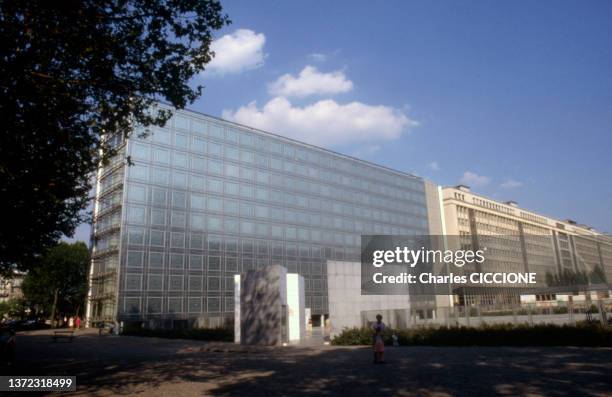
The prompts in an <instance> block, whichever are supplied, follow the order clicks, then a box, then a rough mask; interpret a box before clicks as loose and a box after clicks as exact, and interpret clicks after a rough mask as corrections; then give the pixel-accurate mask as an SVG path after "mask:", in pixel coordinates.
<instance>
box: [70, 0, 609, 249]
mask: <svg viewBox="0 0 612 397" xmlns="http://www.w3.org/2000/svg"><path fill="white" fill-rule="evenodd" d="M222 3H223V6H224V9H225V11H226V12H227V13H228V14H229V16H230V18H231V19H232V21H233V23H232V24H231V25H230V26H228V27H227V28H225V29H223V30H222V31H219V32H218V33H217V35H216V38H215V41H214V42H213V46H212V47H213V50H214V51H215V53H216V56H215V58H214V59H213V61H212V62H211V63H210V64H209V65H208V67H207V70H206V71H204V72H203V73H201V74H200V75H199V76H198V77H197V78H196V79H194V81H193V84H203V85H204V86H205V89H204V93H203V96H202V97H201V98H200V99H198V100H197V101H196V102H195V103H194V104H192V105H190V106H189V109H192V110H196V111H200V112H203V113H206V114H210V115H213V116H218V117H223V118H225V119H228V120H232V121H236V122H239V123H241V124H245V125H249V126H252V127H257V128H261V129H264V130H266V131H270V132H274V133H277V134H280V135H286V136H289V137H291V138H295V139H298V140H302V141H305V142H308V143H312V144H316V145H318V146H322V147H326V148H329V149H333V150H335V151H338V152H341V153H345V154H349V155H353V156H356V157H359V158H362V159H365V160H368V161H371V162H374V163H378V164H382V165H385V166H388V167H391V168H394V169H397V170H401V171H408V172H412V173H415V174H417V175H419V176H422V177H424V178H426V179H429V180H431V181H433V182H435V183H437V184H440V185H456V184H459V183H463V184H466V185H469V186H470V187H471V188H472V191H473V192H476V193H479V194H482V195H484V196H487V197H491V198H493V199H496V200H502V201H506V200H514V201H517V202H518V203H519V206H520V207H522V208H526V209H529V210H532V211H536V212H538V213H541V214H544V215H548V216H552V217H554V218H558V219H567V218H570V219H573V220H575V221H577V222H578V223H584V224H587V225H590V226H592V227H594V228H595V229H597V230H599V231H604V232H612V176H611V175H610V174H611V171H612V156H611V153H612V72H611V71H612V2H609V1H589V2H579V1H554V2H553V1H538V2H528V1H514V2H491V1H436V2H429V1H419V2H415V1H346V2H343V1H333V2H322V1H317V2H301V3H298V2H281V1H257V2H251V1H223V2H222ZM88 234H89V232H88V229H87V228H86V227H81V228H79V230H78V232H77V235H76V236H75V237H76V238H77V239H84V240H87V239H88Z"/></svg>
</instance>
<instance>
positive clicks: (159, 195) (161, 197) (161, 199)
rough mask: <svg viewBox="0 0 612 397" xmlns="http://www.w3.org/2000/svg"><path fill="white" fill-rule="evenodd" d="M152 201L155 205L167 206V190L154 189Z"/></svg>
mask: <svg viewBox="0 0 612 397" xmlns="http://www.w3.org/2000/svg"><path fill="white" fill-rule="evenodd" d="M152 195H153V197H152V201H153V204H154V205H157V206H165V205H166V189H160V188H153V194H152Z"/></svg>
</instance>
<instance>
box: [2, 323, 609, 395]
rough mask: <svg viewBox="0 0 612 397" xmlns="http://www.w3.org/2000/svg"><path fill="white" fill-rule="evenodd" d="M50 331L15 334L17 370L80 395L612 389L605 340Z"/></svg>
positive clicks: (576, 392) (598, 392) (591, 391)
mask: <svg viewBox="0 0 612 397" xmlns="http://www.w3.org/2000/svg"><path fill="white" fill-rule="evenodd" d="M77 334H78V336H77V337H76V338H75V340H74V342H72V343H69V342H57V343H54V342H53V341H52V338H51V335H52V331H31V332H24V333H19V335H18V341H17V343H18V346H17V348H18V362H17V363H16V365H15V367H14V368H13V369H12V370H11V372H12V373H13V374H15V375H42V374H44V375H76V376H77V384H78V390H77V394H76V395H99V396H107V395H131V394H136V395H138V394H142V395H147V396H176V397H178V396H191V395H197V396H201V395H236V396H250V395H265V396H276V395H287V396H295V395H320V394H322V395H329V396H333V395H352V396H354V395H370V396H372V395H401V396H478V395H508V396H510V395H533V396H537V395H546V396H575V395H586V396H604V395H612V376H611V374H612V349H610V348H599V349H598V348H571V347H568V348H540V347H533V348H504V347H493V348H491V347H399V348H388V349H387V353H386V354H387V357H386V359H387V364H385V365H373V364H372V356H371V351H370V349H369V348H367V347H333V346H304V347H299V346H289V347H277V348H262V347H244V346H237V345H234V344H231V343H206V342H200V341H188V340H166V339H158V338H140V337H117V336H102V337H100V336H98V335H97V331H94V330H85V331H79V332H78V333H77Z"/></svg>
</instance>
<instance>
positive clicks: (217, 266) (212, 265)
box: [208, 256, 221, 272]
mask: <svg viewBox="0 0 612 397" xmlns="http://www.w3.org/2000/svg"><path fill="white" fill-rule="evenodd" d="M220 270H221V258H220V257H218V256H209V257H208V271H213V272H218V271H220Z"/></svg>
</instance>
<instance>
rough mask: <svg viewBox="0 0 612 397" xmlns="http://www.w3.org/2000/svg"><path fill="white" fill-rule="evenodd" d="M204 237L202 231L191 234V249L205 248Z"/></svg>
mask: <svg viewBox="0 0 612 397" xmlns="http://www.w3.org/2000/svg"><path fill="white" fill-rule="evenodd" d="M203 238H204V236H203V235H201V234H200V233H192V234H191V249H200V250H201V249H203V248H204V243H203Z"/></svg>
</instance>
